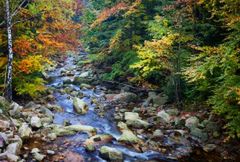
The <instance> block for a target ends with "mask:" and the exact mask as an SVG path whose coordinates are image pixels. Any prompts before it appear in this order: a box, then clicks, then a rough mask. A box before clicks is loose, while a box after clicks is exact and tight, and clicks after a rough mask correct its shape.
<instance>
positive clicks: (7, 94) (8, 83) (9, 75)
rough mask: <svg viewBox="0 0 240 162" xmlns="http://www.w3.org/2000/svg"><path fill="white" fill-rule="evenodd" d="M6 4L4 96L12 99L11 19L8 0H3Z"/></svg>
mask: <svg viewBox="0 0 240 162" xmlns="http://www.w3.org/2000/svg"><path fill="white" fill-rule="evenodd" d="M5 3H6V4H5V5H6V22H7V36H8V64H7V71H6V80H5V93H4V96H5V98H6V99H7V100H9V101H12V69H13V50H12V20H11V13H10V5H9V0H5Z"/></svg>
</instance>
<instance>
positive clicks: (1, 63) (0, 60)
mask: <svg viewBox="0 0 240 162" xmlns="http://www.w3.org/2000/svg"><path fill="white" fill-rule="evenodd" d="M6 64H7V57H0V69H2V68H3V67H4V66H5V65H6Z"/></svg>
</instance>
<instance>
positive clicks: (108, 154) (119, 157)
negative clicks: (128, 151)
mask: <svg viewBox="0 0 240 162" xmlns="http://www.w3.org/2000/svg"><path fill="white" fill-rule="evenodd" d="M100 156H101V157H102V158H104V159H106V160H109V161H115V162H117V161H123V154H122V152H121V151H119V150H117V149H116V148H112V147H108V146H102V147H101V148H100Z"/></svg>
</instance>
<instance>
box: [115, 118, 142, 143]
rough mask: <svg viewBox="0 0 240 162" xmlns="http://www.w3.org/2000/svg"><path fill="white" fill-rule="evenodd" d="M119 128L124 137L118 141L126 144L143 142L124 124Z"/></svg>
mask: <svg viewBox="0 0 240 162" xmlns="http://www.w3.org/2000/svg"><path fill="white" fill-rule="evenodd" d="M118 127H119V128H120V131H121V132H122V135H121V136H120V138H119V139H118V141H120V142H124V143H139V142H141V140H140V139H139V138H138V137H137V136H136V135H135V134H134V133H133V132H132V131H131V130H129V129H128V127H127V125H126V124H125V123H123V122H119V123H118Z"/></svg>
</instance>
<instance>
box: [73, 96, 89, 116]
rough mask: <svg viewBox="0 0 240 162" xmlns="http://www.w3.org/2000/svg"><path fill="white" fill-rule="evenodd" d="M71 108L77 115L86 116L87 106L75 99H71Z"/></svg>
mask: <svg viewBox="0 0 240 162" xmlns="http://www.w3.org/2000/svg"><path fill="white" fill-rule="evenodd" d="M73 107H74V110H75V111H76V112H77V113H78V114H86V113H87V111H88V105H87V104H86V103H85V102H84V101H83V100H81V99H79V98H77V97H74V99H73Z"/></svg>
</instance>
